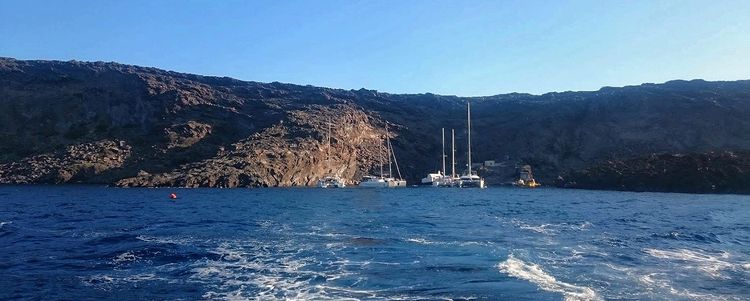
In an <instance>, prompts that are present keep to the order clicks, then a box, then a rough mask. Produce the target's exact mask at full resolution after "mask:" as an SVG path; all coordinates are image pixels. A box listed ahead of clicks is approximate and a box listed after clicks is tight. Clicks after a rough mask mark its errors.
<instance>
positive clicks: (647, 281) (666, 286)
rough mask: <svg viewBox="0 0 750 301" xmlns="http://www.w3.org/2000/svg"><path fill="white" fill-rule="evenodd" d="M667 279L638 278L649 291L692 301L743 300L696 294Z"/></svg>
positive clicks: (653, 275) (658, 276)
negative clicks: (658, 290) (657, 290)
mask: <svg viewBox="0 0 750 301" xmlns="http://www.w3.org/2000/svg"><path fill="white" fill-rule="evenodd" d="M665 278H666V274H665V273H650V274H646V275H641V276H640V277H638V280H639V282H641V284H644V285H645V286H646V287H647V288H648V289H649V290H652V289H654V288H658V289H661V290H664V291H666V292H669V294H671V295H673V296H677V297H682V298H687V299H691V300H726V301H729V300H732V301H734V300H742V299H741V298H737V297H734V296H719V295H712V294H707V293H698V292H694V291H691V290H688V289H684V288H676V287H674V286H672V283H671V282H670V281H669V280H667V279H665Z"/></svg>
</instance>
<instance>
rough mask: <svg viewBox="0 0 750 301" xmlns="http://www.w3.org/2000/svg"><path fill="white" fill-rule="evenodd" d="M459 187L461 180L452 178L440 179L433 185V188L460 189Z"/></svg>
mask: <svg viewBox="0 0 750 301" xmlns="http://www.w3.org/2000/svg"><path fill="white" fill-rule="evenodd" d="M458 186H459V179H458V178H451V177H448V176H446V177H442V178H440V179H438V180H437V181H435V182H433V183H432V187H441V188H442V187H458Z"/></svg>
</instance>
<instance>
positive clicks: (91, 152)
mask: <svg viewBox="0 0 750 301" xmlns="http://www.w3.org/2000/svg"><path fill="white" fill-rule="evenodd" d="M130 155H131V148H130V146H128V145H127V144H125V142H124V141H119V142H116V141H107V140H104V141H97V142H93V143H83V144H77V145H71V146H68V147H67V148H66V149H65V150H64V151H60V152H56V153H49V154H43V155H37V156H32V157H29V158H26V159H24V160H21V161H19V162H10V163H3V164H0V184H2V183H5V184H8V183H11V184H29V183H97V182H99V183H101V182H103V181H108V180H109V181H111V180H112V178H111V177H107V176H105V175H104V174H105V173H107V172H111V171H112V170H115V169H118V168H120V167H122V166H123V165H124V164H125V162H126V161H127V160H128V158H129V157H130Z"/></svg>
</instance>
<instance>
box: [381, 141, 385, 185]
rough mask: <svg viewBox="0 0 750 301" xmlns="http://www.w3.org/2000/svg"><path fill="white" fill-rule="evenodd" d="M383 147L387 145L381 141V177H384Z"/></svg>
mask: <svg viewBox="0 0 750 301" xmlns="http://www.w3.org/2000/svg"><path fill="white" fill-rule="evenodd" d="M383 148H385V146H384V145H383V144H382V143H381V144H380V177H381V178H382V177H383Z"/></svg>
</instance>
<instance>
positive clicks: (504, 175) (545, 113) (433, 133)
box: [0, 58, 750, 187]
mask: <svg viewBox="0 0 750 301" xmlns="http://www.w3.org/2000/svg"><path fill="white" fill-rule="evenodd" d="M467 101H471V102H472V109H473V112H472V117H473V120H472V121H473V122H472V126H473V135H472V140H473V146H472V150H473V158H474V160H475V162H482V161H484V160H494V161H496V162H498V163H501V164H500V166H504V169H502V168H501V169H496V168H495V169H493V168H480V169H479V170H480V172H486V173H487V175H488V176H489V177H488V180H489V181H490V183H489V184H491V185H492V184H497V183H502V182H507V181H510V180H512V179H513V177H515V176H516V175H514V171H513V168H514V166H517V165H522V164H529V165H531V166H532V167H533V170H534V172H535V175H536V177H537V178H538V180H541V182H542V183H543V184H550V183H552V182H553V181H555V179H557V177H558V176H560V175H565V174H569V173H571V172H572V171H582V170H585V169H586V168H591V167H593V166H598V165H599V164H603V163H602V162H607V161H611V160H625V159H627V158H637V157H641V156H645V155H648V154H652V153H673V154H674V153H706V152H710V151H738V152H739V151H743V150H750V119H747V118H746V116H750V81H733V82H706V81H702V80H694V81H672V82H667V83H664V84H643V85H638V86H628V87H623V88H602V89H600V90H599V91H591V92H563V93H548V94H544V95H529V94H517V93H514V94H504V95H495V96H488V97H473V98H465V97H455V96H442V95H434V94H429V93H428V94H388V93H381V92H378V91H372V90H365V89H360V90H341V89H330V88H320V87H312V86H299V85H292V84H283V83H257V82H247V81H240V80H235V79H231V78H220V77H207V76H199V75H192V74H183V73H177V72H170V71H164V70H159V69H155V68H145V67H138V66H129V65H122V64H117V63H103V62H94V63H90V62H76V61H72V62H59V61H20V60H14V59H7V58H0V129H2V130H0V141H2V143H0V174H1V175H2V176H1V177H0V182H1V183H67V182H76V183H78V182H80V183H106V184H118V185H123V186H191V187H194V186H211V187H214V186H225V187H235V186H294V185H310V184H312V183H314V182H315V180H317V178H319V177H321V176H323V175H326V174H328V173H338V174H340V175H342V176H343V177H345V178H346V180H347V181H349V182H353V181H357V180H359V179H360V178H361V176H362V175H363V174H365V173H368V172H369V171H370V170H373V169H374V167H375V166H376V165H377V164H378V162H379V154H380V153H379V150H380V145H381V144H382V140H383V138H384V136H385V125H386V124H388V125H389V129H390V134H391V138H392V142H393V147H394V149H395V152H396V154H397V155H398V159H399V163H400V165H401V166H400V167H401V171H402V172H403V174H404V175H405V177H406V178H407V180H409V181H410V182H415V181H418V180H419V179H420V178H421V177H423V176H424V175H425V174H426V173H428V172H432V171H435V170H437V169H438V168H439V166H440V136H439V134H440V128H441V127H445V128H446V129H447V132H448V133H449V132H450V129H456V139H457V141H456V145H457V147H458V149H457V156H456V158H457V159H458V162H457V165H456V166H457V167H458V169H459V170H462V169H463V167H464V166H466V162H465V161H466V160H465V159H464V158H465V153H464V150H465V146H464V145H465V137H466V135H465V114H466V112H465V108H466V102H467ZM329 120H331V121H332V122H333V125H334V126H333V134H332V144H331V149H330V153H331V154H333V155H332V158H331V160H325V159H326V158H327V155H326V154H327V151H328V150H327V147H326V144H325V141H326V139H325V135H326V133H327V122H328V121H329ZM99 141H111V142H115V141H116V142H117V143H119V141H123V143H124V145H127V146H129V147H130V149H129V151H128V152H129V155H128V157H127V159H125V160H124V161H123V162H122V163H118V164H119V165H115V164H112V165H107V166H111V167H108V168H106V169H103V168H101V167H99V168H98V169H97V168H94V169H91V170H94V172H75V171H76V170H77V169H75V170H68V169H66V166H67V165H75V164H77V163H73V162H79V163H78V164H102V163H100V161H97V160H98V159H81V160H79V161H75V160H73V159H71V160H72V161H71V160H68V161H64V160H62V158H67V157H66V156H68V155H66V154H67V150H68V149H70V148H71V147H73V148H77V147H84V146H86V145H91V144H92V143H93V144H96V143H98V142H99ZM123 151H124V150H123ZM98 152H100V150H98V149H93V150H91V153H90V154H89V155H90V156H89V157H87V158H99V157H106V155H100V154H98ZM42 158H58V159H55V160H57V161H55V162H52V163H54V164H41V163H39V162H42V161H41V160H52V159H42ZM71 158H72V157H71ZM76 158H77V157H76ZM66 160H67V159H66ZM76 160H77V159H76ZM34 162H37V163H34ZM45 162H46V161H45ZM50 162H51V161H50ZM34 164H36V165H34ZM66 164H67V165H66ZM42 166H44V168H45V169H42ZM86 170H89V169H86ZM97 170H99V171H98V173H97ZM68 173H69V174H70V175H69V176H66V175H63V176H42V175H57V174H68Z"/></svg>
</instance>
